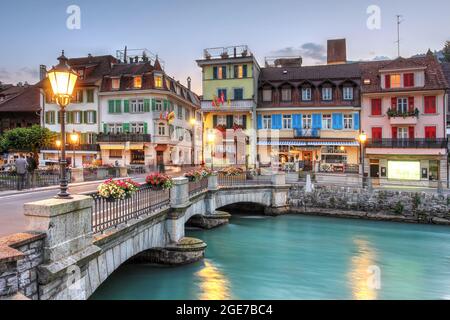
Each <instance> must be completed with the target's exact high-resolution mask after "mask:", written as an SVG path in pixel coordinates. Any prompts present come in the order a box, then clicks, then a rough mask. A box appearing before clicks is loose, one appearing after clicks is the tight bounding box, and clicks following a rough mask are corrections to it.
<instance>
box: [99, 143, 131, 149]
mask: <svg viewBox="0 0 450 320" xmlns="http://www.w3.org/2000/svg"><path fill="white" fill-rule="evenodd" d="M100 149H101V150H125V146H124V145H123V144H101V145H100Z"/></svg>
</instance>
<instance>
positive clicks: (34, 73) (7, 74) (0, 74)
mask: <svg viewBox="0 0 450 320" xmlns="http://www.w3.org/2000/svg"><path fill="white" fill-rule="evenodd" d="M38 80H39V70H38V69H37V68H36V69H35V68H30V67H22V68H20V69H16V70H8V69H6V68H0V81H1V82H4V83H13V84H14V83H18V82H25V81H26V82H28V83H36V82H37V81H38Z"/></svg>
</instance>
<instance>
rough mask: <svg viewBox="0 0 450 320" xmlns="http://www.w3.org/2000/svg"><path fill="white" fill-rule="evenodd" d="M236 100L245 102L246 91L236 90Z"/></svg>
mask: <svg viewBox="0 0 450 320" xmlns="http://www.w3.org/2000/svg"><path fill="white" fill-rule="evenodd" d="M233 97H234V100H244V89H242V88H236V89H234V96H233Z"/></svg>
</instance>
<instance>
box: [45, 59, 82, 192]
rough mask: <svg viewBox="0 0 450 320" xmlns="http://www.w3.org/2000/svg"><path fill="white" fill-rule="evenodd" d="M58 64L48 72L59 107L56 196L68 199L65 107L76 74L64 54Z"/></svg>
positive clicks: (67, 103)
mask: <svg viewBox="0 0 450 320" xmlns="http://www.w3.org/2000/svg"><path fill="white" fill-rule="evenodd" d="M58 61H59V64H58V65H57V66H55V67H53V68H52V69H51V70H50V71H49V72H48V73H47V76H48V79H49V81H50V84H51V87H52V91H53V94H54V96H55V98H56V103H57V104H58V105H59V107H60V109H61V110H60V111H61V112H60V113H59V117H60V122H61V159H60V161H59V166H60V185H59V189H60V191H59V193H58V198H61V199H70V194H69V193H68V192H67V189H68V182H67V176H66V167H67V160H66V107H67V106H68V105H69V103H70V98H71V97H72V93H73V89H74V88H75V83H76V82H77V78H78V75H77V74H76V72H75V71H73V70H72V69H71V68H70V67H69V66H68V64H67V62H68V59H67V58H66V56H65V55H64V51H63V52H62V55H61V56H60V57H59V58H58Z"/></svg>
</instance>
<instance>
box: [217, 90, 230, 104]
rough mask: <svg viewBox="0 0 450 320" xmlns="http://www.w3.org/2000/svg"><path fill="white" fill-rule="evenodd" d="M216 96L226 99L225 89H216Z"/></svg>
mask: <svg viewBox="0 0 450 320" xmlns="http://www.w3.org/2000/svg"><path fill="white" fill-rule="evenodd" d="M217 97H219V99H222V97H223V100H224V101H227V100H228V99H227V89H217Z"/></svg>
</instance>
